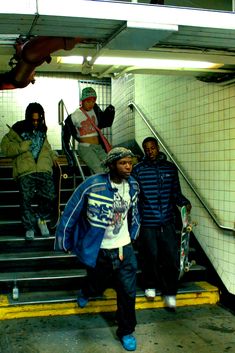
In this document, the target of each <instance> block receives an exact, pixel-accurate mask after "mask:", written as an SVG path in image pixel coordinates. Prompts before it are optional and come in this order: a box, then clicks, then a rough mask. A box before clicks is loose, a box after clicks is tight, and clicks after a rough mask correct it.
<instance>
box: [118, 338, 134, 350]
mask: <svg viewBox="0 0 235 353" xmlns="http://www.w3.org/2000/svg"><path fill="white" fill-rule="evenodd" d="M120 340H121V342H122V346H123V348H124V349H125V350H126V351H135V350H136V339H135V337H134V336H133V335H126V336H122V337H121V338H120Z"/></svg>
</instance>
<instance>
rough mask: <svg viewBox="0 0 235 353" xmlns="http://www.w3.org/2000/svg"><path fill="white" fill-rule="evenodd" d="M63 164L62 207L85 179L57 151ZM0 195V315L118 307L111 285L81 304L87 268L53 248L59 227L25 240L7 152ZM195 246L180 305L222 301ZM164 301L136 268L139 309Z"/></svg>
mask: <svg viewBox="0 0 235 353" xmlns="http://www.w3.org/2000/svg"><path fill="white" fill-rule="evenodd" d="M59 164H60V166H61V169H62V175H63V177H62V182H61V196H60V208H61V211H62V212H63V208H64V206H65V204H66V202H67V200H68V198H69V197H70V195H71V194H72V192H73V190H74V188H75V187H76V186H77V185H79V183H80V182H81V181H82V178H81V176H80V175H79V173H78V174H77V175H76V176H75V175H70V174H69V173H68V166H67V162H66V158H65V156H63V155H59ZM81 166H82V169H83V173H84V175H85V176H88V175H89V171H88V169H87V167H86V166H85V165H82V164H81ZM0 195H1V197H0V268H1V271H0V320H4V319H12V318H23V317H35V316H50V315H71V314H82V313H97V312H107V311H114V310H116V301H115V292H114V291H113V290H112V289H107V290H106V291H105V293H104V295H103V296H102V297H100V298H95V299H93V300H91V301H90V302H89V305H87V307H86V308H85V309H80V308H78V306H77V304H76V296H77V291H78V289H79V288H80V287H81V285H82V283H83V281H84V278H85V275H86V272H85V269H84V267H83V266H82V264H81V263H79V262H78V260H77V258H76V256H74V255H71V254H70V255H69V254H65V253H64V252H55V251H54V250H53V249H54V232H55V229H51V236H50V237H49V238H43V237H41V236H40V235H38V236H36V237H35V239H34V240H33V241H31V242H28V241H25V238H24V229H23V227H22V224H21V221H20V206H19V202H18V200H19V192H18V189H17V184H16V182H15V181H14V180H13V178H12V161H11V159H9V158H5V157H0ZM34 206H35V207H36V205H34ZM191 250H192V251H191V255H190V256H191V257H192V259H194V260H196V264H195V265H193V266H192V267H191V268H190V271H189V272H187V273H185V275H184V276H183V278H182V279H181V280H180V282H179V292H178V295H177V306H185V305H197V304H215V303H217V302H218V301H219V290H218V288H216V287H214V286H213V285H211V284H209V283H208V282H207V278H206V277H207V269H206V267H205V266H204V265H198V264H199V263H200V258H199V259H197V252H196V251H193V250H195V249H193V248H192V249H191ZM136 251H137V250H136ZM137 257H138V252H137ZM163 306H164V305H163V301H162V299H161V296H160V293H158V294H157V296H156V298H155V300H154V301H148V300H147V299H146V298H145V297H144V292H143V290H142V289H141V273H140V272H138V287H137V300H136V309H137V310H138V309H147V308H161V307H163Z"/></svg>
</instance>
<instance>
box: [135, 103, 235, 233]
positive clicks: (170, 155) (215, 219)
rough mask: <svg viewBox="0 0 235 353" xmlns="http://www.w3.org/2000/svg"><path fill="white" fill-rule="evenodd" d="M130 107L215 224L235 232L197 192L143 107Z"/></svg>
mask: <svg viewBox="0 0 235 353" xmlns="http://www.w3.org/2000/svg"><path fill="white" fill-rule="evenodd" d="M128 107H129V108H130V109H131V110H132V111H133V110H134V108H135V110H136V111H137V112H138V113H139V115H140V116H141V118H142V120H143V121H144V122H145V124H146V125H147V126H148V128H149V130H150V131H151V132H152V134H153V135H154V136H155V137H156V138H157V140H158V142H159V144H160V145H161V146H162V147H163V148H164V150H165V152H166V154H167V155H168V157H169V158H170V159H171V160H172V161H173V163H174V164H175V165H176V167H177V168H178V170H179V172H180V173H181V175H182V177H183V178H184V180H185V181H186V182H187V184H188V185H189V187H190V188H191V190H192V191H193V192H194V194H195V195H196V196H197V198H198V200H199V201H200V202H201V204H202V205H203V207H204V208H205V209H206V210H207V212H208V213H209V215H210V216H211V218H212V219H213V221H214V222H215V224H216V225H217V226H218V227H219V228H220V229H223V230H227V231H230V232H234V231H235V229H234V228H230V227H226V226H224V225H222V224H220V223H219V221H218V218H217V217H216V215H215V214H214V213H213V212H212V211H211V210H210V208H209V207H208V205H207V204H206V202H205V201H204V200H203V199H202V197H201V195H200V194H199V193H198V192H197V190H196V188H195V186H194V185H193V184H192V182H191V181H190V180H189V178H188V177H187V175H186V172H185V171H184V170H183V168H182V167H181V166H180V165H179V163H178V162H177V160H176V159H175V157H174V155H173V154H172V153H171V152H170V150H169V148H168V147H167V145H166V143H165V142H164V141H163V139H162V138H161V136H160V135H159V134H158V133H157V132H156V130H155V129H154V127H153V126H152V124H151V123H150V122H149V120H148V119H147V118H146V117H145V115H144V113H143V112H142V111H141V109H140V108H139V107H138V106H137V105H136V104H135V103H134V102H130V103H129V104H128Z"/></svg>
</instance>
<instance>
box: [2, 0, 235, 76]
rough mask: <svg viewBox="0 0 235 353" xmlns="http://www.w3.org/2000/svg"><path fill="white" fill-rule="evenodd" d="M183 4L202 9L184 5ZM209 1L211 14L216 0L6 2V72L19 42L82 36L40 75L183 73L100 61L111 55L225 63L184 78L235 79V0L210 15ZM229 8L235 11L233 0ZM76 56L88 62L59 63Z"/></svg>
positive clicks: (41, 69) (54, 53)
mask: <svg viewBox="0 0 235 353" xmlns="http://www.w3.org/2000/svg"><path fill="white" fill-rule="evenodd" d="M19 3H20V4H21V6H19ZM180 3H181V4H182V5H181V6H186V5H187V4H188V5H191V6H192V5H194V8H193V7H178V6H180ZM200 3H201V6H200ZM207 3H208V9H209V8H210V5H211V3H212V2H211V1H209V0H208V1H206V0H205V1H203V0H200V1H199V0H198V1H196V0H195V1H188V2H187V1H186V0H185V1H181V2H180V1H175V2H174V1H172V2H171V1H165V5H164V6H163V5H152V4H149V3H148V2H147V1H142V2H138V3H132V2H130V1H129V2H122V1H119V2H117V1H89V0H88V1H84V0H81V1H79V0H66V1H58V0H57V1H56V0H50V1H45V0H21V1H20V2H19V1H18V0H8V1H4V2H1V3H0V71H1V72H8V71H10V70H11V67H10V66H9V61H10V59H11V58H12V57H13V55H14V54H15V48H14V43H15V41H16V40H18V39H19V37H22V38H23V40H30V39H32V38H35V37H41V36H50V37H51V36H52V37H80V38H82V40H81V42H80V43H78V44H76V46H75V48H73V49H72V50H66V51H65V50H56V51H53V50H52V52H51V57H52V60H51V62H50V63H49V64H48V63H46V62H44V63H43V64H42V65H39V66H37V67H36V72H45V71H50V72H52V71H53V72H54V71H55V72H76V73H78V74H81V75H85V76H88V75H89V76H93V77H107V76H112V77H119V76H120V75H123V74H125V73H130V72H134V73H146V74H159V73H164V74H169V73H170V74H172V73H176V72H175V71H174V70H173V71H172V70H168V69H163V70H162V69H161V70H160V69H150V68H142V69H140V68H138V67H135V66H134V65H129V66H125V65H122V66H118V65H106V66H101V65H96V64H94V61H95V58H97V57H99V56H106V55H108V56H120V57H135V58H152V59H154V58H160V59H165V60H166V59H184V60H197V61H198V60H200V61H211V62H216V63H223V64H224V66H223V67H222V68H220V69H204V70H202V69H200V70H196V69H194V70H193V69H190V70H181V71H180V72H179V71H177V74H184V75H186V74H187V75H194V76H197V77H200V78H202V79H205V80H212V81H213V80H214V81H215V82H217V81H218V82H220V81H224V80H230V79H231V78H233V76H234V75H235V14H234V12H232V1H231V4H230V5H229V8H223V7H222V4H223V3H224V1H219V0H218V1H213V3H214V4H215V3H217V5H218V6H219V7H218V9H214V10H216V11H212V10H211V9H210V10H208V9H205V4H207ZM225 3H226V4H227V5H228V4H229V1H227V2H225ZM65 4H66V7H65V6H64V5H65ZM52 5H54V6H52ZM172 5H175V6H172ZM196 7H201V9H198V8H196ZM203 7H204V8H203ZM221 7H222V8H221ZM218 10H220V11H218ZM221 10H223V11H221ZM225 10H226V11H225ZM212 22H213V23H212ZM210 23H211V24H210ZM208 26H209V27H208ZM52 49H53V48H52ZM71 55H73V56H74V55H82V56H83V57H84V63H83V64H80V65H78V64H76V65H75V64H61V63H59V64H58V63H57V57H58V56H71ZM88 56H91V57H92V60H91V61H90V62H88V61H87V60H86V58H87V57H88Z"/></svg>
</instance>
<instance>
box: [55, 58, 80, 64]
mask: <svg viewBox="0 0 235 353" xmlns="http://www.w3.org/2000/svg"><path fill="white" fill-rule="evenodd" d="M83 61H84V58H83V56H63V57H62V56H58V57H57V64H78V65H79V64H82V63H83Z"/></svg>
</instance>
